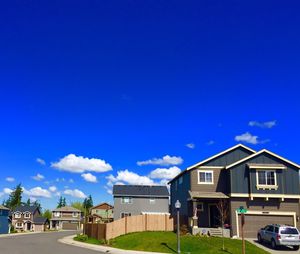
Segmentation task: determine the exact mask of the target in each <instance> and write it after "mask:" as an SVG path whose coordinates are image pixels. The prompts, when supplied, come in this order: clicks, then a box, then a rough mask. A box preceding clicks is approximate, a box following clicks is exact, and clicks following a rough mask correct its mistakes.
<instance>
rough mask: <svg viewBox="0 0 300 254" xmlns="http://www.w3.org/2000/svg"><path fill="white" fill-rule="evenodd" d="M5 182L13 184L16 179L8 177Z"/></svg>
mask: <svg viewBox="0 0 300 254" xmlns="http://www.w3.org/2000/svg"><path fill="white" fill-rule="evenodd" d="M5 181H7V182H11V183H12V182H14V181H15V178H13V177H10V176H8V177H6V178H5Z"/></svg>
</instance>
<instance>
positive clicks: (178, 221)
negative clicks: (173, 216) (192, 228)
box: [175, 200, 181, 253]
mask: <svg viewBox="0 0 300 254" xmlns="http://www.w3.org/2000/svg"><path fill="white" fill-rule="evenodd" d="M180 207H181V203H180V202H179V200H177V201H176V203H175V208H176V210H177V253H180V217H179V209H180Z"/></svg>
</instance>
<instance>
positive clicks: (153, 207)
mask: <svg viewBox="0 0 300 254" xmlns="http://www.w3.org/2000/svg"><path fill="white" fill-rule="evenodd" d="M113 196H114V220H117V219H120V218H123V217H126V216H132V215H140V214H169V191H168V189H167V187H166V186H150V185H114V186H113Z"/></svg>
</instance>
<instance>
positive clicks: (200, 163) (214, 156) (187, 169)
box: [168, 144, 256, 184]
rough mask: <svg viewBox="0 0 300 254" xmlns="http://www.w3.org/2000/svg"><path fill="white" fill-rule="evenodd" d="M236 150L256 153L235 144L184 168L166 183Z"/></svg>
mask: <svg viewBox="0 0 300 254" xmlns="http://www.w3.org/2000/svg"><path fill="white" fill-rule="evenodd" d="M238 148H244V149H245V150H247V151H249V152H251V153H253V154H254V153H256V151H255V150H253V149H251V148H249V147H247V146H245V145H243V144H237V145H235V146H232V147H230V148H228V149H226V150H224V151H222V152H220V153H217V154H215V155H213V156H211V157H209V158H207V159H205V160H202V161H200V162H198V163H196V164H194V165H192V166H190V167H188V168H186V169H185V170H183V171H181V172H180V173H179V174H178V175H177V176H175V177H174V178H173V179H172V180H170V181H169V182H168V184H170V183H171V182H173V181H174V180H175V179H177V178H178V177H179V176H181V175H183V174H185V173H186V172H187V171H189V170H191V169H193V168H195V167H199V166H201V165H203V164H204V163H207V162H209V161H211V160H213V159H216V158H218V157H220V156H222V155H225V154H227V153H229V152H232V151H234V150H236V149H238ZM224 168H225V166H224Z"/></svg>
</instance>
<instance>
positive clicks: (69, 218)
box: [50, 206, 82, 230]
mask: <svg viewBox="0 0 300 254" xmlns="http://www.w3.org/2000/svg"><path fill="white" fill-rule="evenodd" d="M81 220H82V213H81V211H80V210H79V209H76V208H74V207H71V206H63V207H60V208H56V209H54V210H53V211H52V216H51V220H50V227H51V229H57V230H59V229H64V230H79V229H80V227H81Z"/></svg>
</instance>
